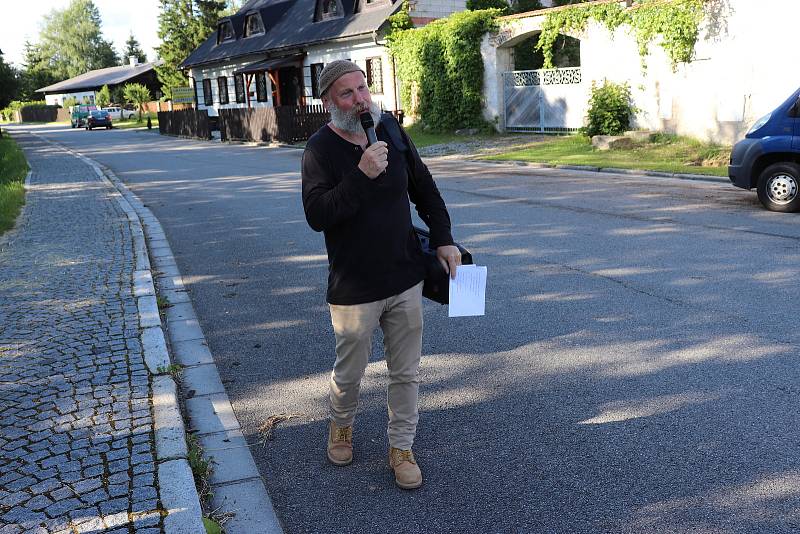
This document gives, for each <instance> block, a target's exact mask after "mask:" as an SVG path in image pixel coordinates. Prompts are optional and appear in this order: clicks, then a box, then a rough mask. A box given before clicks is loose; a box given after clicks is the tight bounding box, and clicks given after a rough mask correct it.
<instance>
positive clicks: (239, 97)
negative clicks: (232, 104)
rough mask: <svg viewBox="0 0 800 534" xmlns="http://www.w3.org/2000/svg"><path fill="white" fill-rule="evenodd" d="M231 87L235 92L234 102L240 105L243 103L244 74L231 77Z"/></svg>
mask: <svg viewBox="0 0 800 534" xmlns="http://www.w3.org/2000/svg"><path fill="white" fill-rule="evenodd" d="M233 87H234V89H235V90H236V101H237V102H238V103H240V104H241V103H242V102H244V101H245V94H244V74H237V75H236V76H234V77H233Z"/></svg>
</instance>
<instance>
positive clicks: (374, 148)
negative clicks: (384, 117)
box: [358, 111, 389, 180]
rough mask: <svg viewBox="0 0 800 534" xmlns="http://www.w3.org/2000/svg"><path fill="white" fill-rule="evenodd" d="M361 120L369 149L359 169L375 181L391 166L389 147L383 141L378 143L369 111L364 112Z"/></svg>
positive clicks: (360, 162) (359, 164) (362, 157)
mask: <svg viewBox="0 0 800 534" xmlns="http://www.w3.org/2000/svg"><path fill="white" fill-rule="evenodd" d="M359 119H360V120H361V126H362V127H363V128H364V133H366V134H367V148H366V150H364V153H363V154H362V155H361V161H359V162H358V168H359V169H361V172H363V173H364V174H366V175H367V177H369V179H370V180H374V179H375V178H377V177H378V176H380V175H381V174H382V173H383V172H384V171H385V170H386V167H387V166H388V165H389V146H388V145H387V144H386V143H385V142H383V141H378V136H377V135H376V134H375V121H373V120H372V115H370V113H369V111H365V112H363V113H362V114H361V115H360V116H359Z"/></svg>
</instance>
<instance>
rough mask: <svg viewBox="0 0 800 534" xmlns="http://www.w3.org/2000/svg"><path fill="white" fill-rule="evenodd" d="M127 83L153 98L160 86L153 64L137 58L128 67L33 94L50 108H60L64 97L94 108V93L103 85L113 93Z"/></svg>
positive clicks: (96, 72) (83, 76)
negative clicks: (144, 91) (136, 84)
mask: <svg viewBox="0 0 800 534" xmlns="http://www.w3.org/2000/svg"><path fill="white" fill-rule="evenodd" d="M128 83H140V84H142V85H144V86H146V87H147V88H148V89H150V93H151V94H152V95H153V97H156V91H159V90H160V89H161V85H160V84H159V83H158V79H157V78H156V72H155V63H137V62H136V58H135V57H131V58H130V63H128V64H127V65H122V66H120V67H108V68H105V69H97V70H90V71H89V72H86V73H84V74H81V75H79V76H75V77H74V78H70V79H69V80H64V81H61V82H58V83H54V84H53V85H48V86H47V87H42V88H41V89H37V90H36V92H37V93H44V99H45V102H47V104H49V105H55V106H62V105H63V104H64V100H65V99H67V98H75V99H77V100H78V102H80V103H86V104H89V105H94V101H95V98H96V97H97V93H98V92H99V91H100V89H102V88H103V86H104V85H108V88H109V89H111V90H114V89H115V88H116V87H118V86H121V85H125V84H128Z"/></svg>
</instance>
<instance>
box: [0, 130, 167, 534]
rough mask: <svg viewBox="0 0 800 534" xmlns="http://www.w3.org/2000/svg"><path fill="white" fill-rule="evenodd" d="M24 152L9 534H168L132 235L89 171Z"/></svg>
mask: <svg viewBox="0 0 800 534" xmlns="http://www.w3.org/2000/svg"><path fill="white" fill-rule="evenodd" d="M17 141H18V142H19V143H20V145H21V146H22V147H23V149H24V150H25V153H26V156H27V158H28V161H29V163H30V165H31V177H30V189H29V191H28V194H27V205H26V207H25V210H24V211H23V215H22V216H21V218H20V219H19V220H18V223H17V227H16V229H15V230H13V231H12V232H10V233H8V234H7V235H6V236H4V237H3V238H0V534H12V533H22V532H26V533H27V532H36V533H39V532H41V533H45V532H47V533H64V534H66V533H70V534H72V533H75V532H109V533H114V534H117V533H130V532H137V533H142V534H149V533H160V532H164V531H165V519H164V515H165V514H164V513H163V512H164V509H165V507H164V506H163V505H162V500H163V495H162V496H161V497H160V495H159V483H158V480H157V479H158V465H157V459H156V450H155V442H154V435H155V433H154V431H155V428H154V421H153V417H152V415H151V404H150V402H151V399H150V397H151V389H150V388H151V386H150V376H149V374H148V369H147V367H146V365H145V360H144V351H143V347H142V343H141V341H140V328H139V327H140V325H139V314H138V311H137V300H136V298H135V295H134V284H133V273H134V269H135V255H134V250H135V248H134V243H133V237H132V231H131V226H130V222H129V220H128V217H127V216H126V213H125V211H124V210H123V209H122V207H121V206H120V204H119V202H118V201H117V199H116V198H115V197H116V193H117V192H116V190H115V189H114V188H113V187H112V186H111V185H110V184H109V183H108V182H107V181H105V180H102V179H101V178H99V177H98V176H97V175H96V174H95V172H93V169H92V168H91V167H90V166H89V165H87V164H86V163H85V162H83V161H81V160H80V159H78V158H76V157H74V156H73V155H70V154H69V153H67V152H66V151H64V150H62V149H58V148H55V147H54V146H53V145H50V144H47V143H45V142H43V141H41V140H40V139H39V138H36V137H33V136H31V135H19V136H18V137H17ZM166 531H167V532H169V531H170V529H166Z"/></svg>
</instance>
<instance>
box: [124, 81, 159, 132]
mask: <svg viewBox="0 0 800 534" xmlns="http://www.w3.org/2000/svg"><path fill="white" fill-rule="evenodd" d="M123 95H124V96H125V101H126V102H130V103H131V104H134V105H135V106H136V107H137V108H138V109H139V118H138V119H137V120H138V121H139V122H141V121H142V111H143V110H144V105H145V104H147V103H148V102H150V100H151V98H152V97H151V96H150V89H148V88H147V87H145V86H144V85H142V84H140V83H128V84H125V89H124V90H123Z"/></svg>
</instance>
